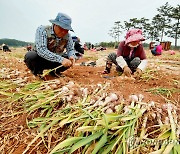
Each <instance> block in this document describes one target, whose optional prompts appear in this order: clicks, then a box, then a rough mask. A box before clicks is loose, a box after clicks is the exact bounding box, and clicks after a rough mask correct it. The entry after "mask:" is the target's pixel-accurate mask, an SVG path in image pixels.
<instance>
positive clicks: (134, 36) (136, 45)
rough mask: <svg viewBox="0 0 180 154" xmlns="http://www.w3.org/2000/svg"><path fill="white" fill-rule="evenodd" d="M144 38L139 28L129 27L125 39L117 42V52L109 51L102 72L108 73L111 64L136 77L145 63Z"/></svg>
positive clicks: (126, 74) (125, 73)
mask: <svg viewBox="0 0 180 154" xmlns="http://www.w3.org/2000/svg"><path fill="white" fill-rule="evenodd" d="M144 40H145V38H144V37H143V35H142V30H141V29H130V30H129V31H128V32H127V33H126V37H125V40H124V41H122V42H120V43H119V46H118V50H117V53H110V54H109V55H108V58H107V61H106V69H105V71H104V72H103V73H104V74H108V73H110V70H111V67H112V64H113V63H114V64H115V65H116V70H117V71H120V72H123V74H124V75H125V76H128V77H131V75H133V77H135V78H138V77H140V76H141V74H142V71H143V70H145V68H146V65H147V59H146V54H145V51H144V48H143V46H142V43H141V42H142V41H144Z"/></svg>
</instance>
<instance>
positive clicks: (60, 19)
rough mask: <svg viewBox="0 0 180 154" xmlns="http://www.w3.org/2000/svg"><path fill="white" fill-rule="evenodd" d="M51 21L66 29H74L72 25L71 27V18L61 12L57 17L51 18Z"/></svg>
mask: <svg viewBox="0 0 180 154" xmlns="http://www.w3.org/2000/svg"><path fill="white" fill-rule="evenodd" d="M49 21H50V22H51V23H53V24H55V25H58V26H60V27H62V28H64V29H67V30H70V31H73V29H72V27H71V18H70V17H69V16H68V15H66V14H64V13H61V12H59V13H58V14H57V16H56V19H51V20H49Z"/></svg>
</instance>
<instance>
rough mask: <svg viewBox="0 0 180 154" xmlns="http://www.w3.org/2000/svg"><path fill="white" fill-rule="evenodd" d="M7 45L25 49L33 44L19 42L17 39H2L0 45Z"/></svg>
mask: <svg viewBox="0 0 180 154" xmlns="http://www.w3.org/2000/svg"><path fill="white" fill-rule="evenodd" d="M3 43H4V44H6V45H8V46H13V47H25V46H27V45H28V44H33V43H31V42H24V41H19V40H15V39H0V45H2V44H3Z"/></svg>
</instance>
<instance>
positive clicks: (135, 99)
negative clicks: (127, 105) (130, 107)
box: [129, 95, 138, 103]
mask: <svg viewBox="0 0 180 154" xmlns="http://www.w3.org/2000/svg"><path fill="white" fill-rule="evenodd" d="M129 101H130V102H134V103H135V102H137V101H138V97H137V95H130V96H129Z"/></svg>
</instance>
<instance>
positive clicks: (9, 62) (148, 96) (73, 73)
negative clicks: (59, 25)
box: [0, 57, 179, 154]
mask: <svg viewBox="0 0 180 154" xmlns="http://www.w3.org/2000/svg"><path fill="white" fill-rule="evenodd" d="M0 61H1V64H4V67H6V68H11V69H12V70H13V69H18V70H19V71H21V74H20V76H19V77H22V78H23V77H26V76H27V77H29V79H28V81H27V82H32V81H36V80H40V79H39V78H38V77H34V76H33V75H32V74H31V73H30V72H29V70H28V69H27V67H26V66H25V64H24V63H23V61H18V59H16V58H3V57H2V58H0ZM83 61H88V59H81V60H79V61H78V62H77V65H76V66H74V67H73V68H70V69H69V70H67V71H65V72H64V73H63V75H64V77H61V78H60V81H61V82H62V85H64V84H66V83H67V82H68V81H74V82H76V83H78V84H80V85H82V86H86V85H93V84H97V83H106V82H109V83H111V87H110V89H109V91H112V92H115V93H117V94H118V95H122V96H124V98H125V99H128V96H129V95H130V94H140V93H141V94H143V95H144V96H145V101H146V102H148V101H151V100H153V101H155V102H157V103H159V104H163V103H165V100H164V98H163V97H162V96H160V95H155V94H152V93H150V92H147V91H146V90H148V89H151V88H156V87H161V88H176V89H177V88H179V87H177V86H178V85H174V84H173V83H172V81H173V80H177V81H179V77H178V76H177V75H173V74H168V73H167V72H163V71H158V72H155V73H153V76H154V77H155V78H156V79H150V80H149V81H145V80H143V79H140V80H135V81H134V80H122V79H119V77H118V74H117V72H116V71H115V69H114V68H113V70H112V72H111V73H110V74H108V75H102V73H101V72H102V71H103V69H104V68H103V67H92V66H79V64H80V63H81V62H83ZM46 79H47V80H51V79H54V77H51V76H48V77H47V78H46ZM168 99H169V100H171V101H174V100H176V101H179V93H178V92H176V93H173V94H172V97H169V98H168ZM0 108H2V106H1V105H0ZM2 112H3V111H0V115H2ZM26 118H27V115H26V114H22V115H18V116H14V117H11V118H9V119H8V118H2V119H1V120H0V125H3V127H2V128H3V129H1V130H0V141H1V142H0V149H1V148H3V147H1V146H3V144H4V145H5V151H4V153H10V151H11V149H14V151H12V153H13V154H20V153H22V152H23V150H24V149H25V148H26V145H27V142H29V141H30V140H31V139H29V141H28V140H26V141H24V140H23V138H25V137H26V136H27V134H26V133H27V132H28V131H29V130H28V128H27V125H26ZM7 120H8V121H7ZM32 131H33V130H32ZM25 132H26V133H25ZM9 133H10V134H11V137H10V136H8V134H9ZM17 134H18V135H17ZM5 137H10V139H9V140H10V142H9V143H8V144H5V143H3V139H4V138H5ZM2 143H3V144H2ZM41 145H42V146H41ZM38 149H39V151H41V153H47V151H46V150H44V149H43V144H42V143H41V144H40V145H39V148H38ZM32 153H37V151H36V152H35V151H33V152H32Z"/></svg>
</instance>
